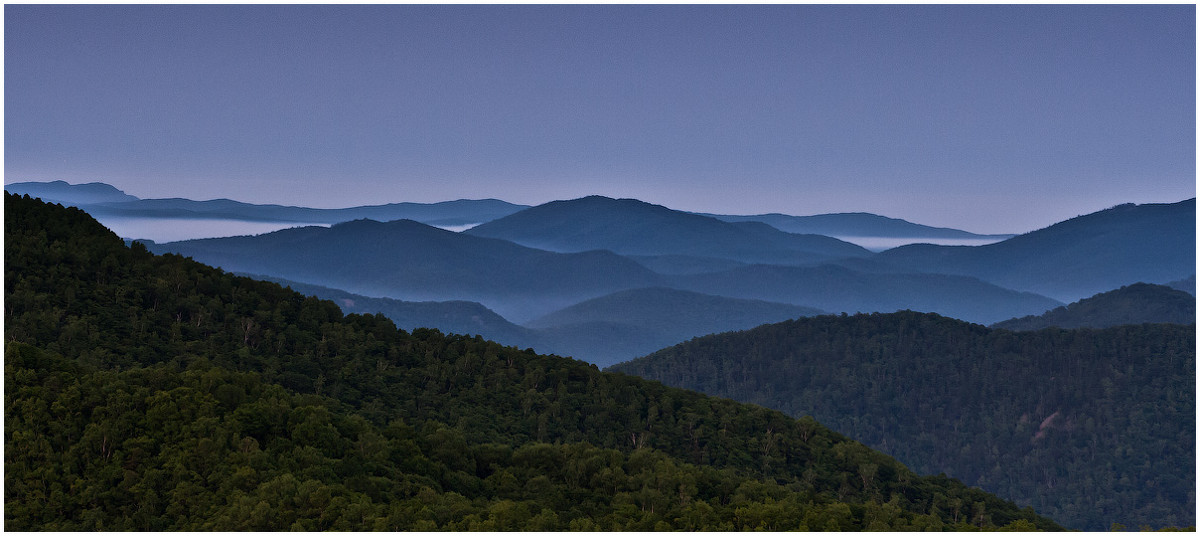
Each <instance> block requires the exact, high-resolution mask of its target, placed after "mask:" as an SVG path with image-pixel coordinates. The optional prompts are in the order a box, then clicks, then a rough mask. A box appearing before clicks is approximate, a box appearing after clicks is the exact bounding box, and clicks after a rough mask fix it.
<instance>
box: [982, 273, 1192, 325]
mask: <svg viewBox="0 0 1200 536" xmlns="http://www.w3.org/2000/svg"><path fill="white" fill-rule="evenodd" d="M1164 323H1165V324H1195V323H1196V297H1195V296H1192V295H1191V294H1188V293H1187V292H1184V291H1182V290H1175V289H1173V288H1171V287H1167V286H1163V285H1151V284H1147V283H1135V284H1133V285H1129V286H1125V287H1121V288H1119V289H1117V290H1111V291H1108V292H1104V293H1101V294H1097V295H1095V296H1092V297H1091V298H1087V299H1084V300H1079V301H1077V302H1075V303H1072V304H1070V305H1066V306H1063V307H1058V308H1055V309H1052V310H1050V311H1046V312H1045V313H1043V314H1041V315H1038V316H1025V317H1021V318H1013V319H1011V320H1005V321H1003V322H997V323H995V324H992V327H993V328H997V329H1011V330H1013V331H1029V330H1035V329H1043V328H1048V327H1058V328H1065V329H1071V328H1107V327H1112V326H1120V325H1123V324H1164Z"/></svg>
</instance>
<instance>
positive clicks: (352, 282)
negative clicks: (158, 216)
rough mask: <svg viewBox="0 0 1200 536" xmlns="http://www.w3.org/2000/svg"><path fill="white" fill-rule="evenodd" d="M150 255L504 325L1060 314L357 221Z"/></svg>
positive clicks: (859, 275) (919, 284) (948, 294)
mask: <svg viewBox="0 0 1200 536" xmlns="http://www.w3.org/2000/svg"><path fill="white" fill-rule="evenodd" d="M709 221H713V222H715V220H711V219H710V220H709ZM717 223H718V224H720V225H730V224H723V223H720V222H717ZM151 249H152V250H153V251H156V252H174V253H180V254H183V255H187V256H190V257H193V258H195V259H196V260H199V261H201V262H207V263H210V264H213V265H216V266H220V267H222V268H225V269H227V270H230V271H238V272H247V273H257V274H265V275H269V276H273V277H281V278H284V279H289V280H294V281H299V282H304V283H310V284H317V285H322V286H327V287H332V288H337V289H342V290H346V291H349V292H354V293H357V294H364V295H368V296H381V297H383V296H386V297H392V298H398V299H402V300H409V301H451V300H466V301H475V302H479V303H482V304H484V305H485V306H487V307H488V308H490V309H492V310H494V311H496V312H497V313H499V314H500V315H502V316H503V317H505V318H507V319H509V320H510V321H513V322H516V323H523V322H525V321H528V320H531V319H533V318H536V317H538V316H542V315H545V314H547V313H550V312H551V311H554V310H557V309H561V308H563V307H567V306H570V305H572V304H575V303H578V302H580V301H583V300H587V299H591V298H597V297H600V296H603V295H605V294H610V293H612V292H617V291H621V290H629V289H635V288H644V287H671V288H676V289H679V290H687V291H691V292H696V293H701V294H710V295H716V296H724V297H728V298H741V299H753V300H763V301H770V302H779V303H786V304H791V305H798V306H804V307H813V308H816V309H821V310H824V311H830V312H857V311H895V310H898V309H917V310H925V311H934V312H940V313H943V314H947V315H953V316H955V317H958V318H963V319H966V320H969V321H973V322H984V323H990V322H996V321H1000V320H1004V319H1008V318H1012V317H1015V316H1024V315H1028V314H1034V313H1040V312H1043V311H1046V310H1047V309H1050V308H1053V307H1055V306H1058V305H1061V303H1058V302H1055V301H1053V300H1050V299H1047V298H1045V297H1041V296H1036V295H1032V294H1028V293H1019V292H1015V291H1011V290H1007V289H1003V288H999V287H996V286H995V285H991V284H988V283H984V282H981V281H978V280H975V279H972V278H968V277H960V276H949V275H942V274H892V273H869V272H856V271H854V270H850V269H847V268H843V267H837V266H818V267H788V266H773V265H754V266H747V267H743V268H735V269H732V270H726V271H722V272H715V273H708V274H697V275H666V274H659V273H655V272H652V271H651V270H649V269H647V268H645V267H643V266H642V265H640V264H638V263H636V262H634V261H632V260H629V259H627V258H625V257H621V256H619V255H617V254H614V253H612V252H609V251H606V250H591V251H585V252H581V253H552V252H548V251H544V250H538V249H533V248H528V247H524V246H520V245H517V244H514V243H512V242H507V241H504V240H499V239H491V238H480V237H477V236H473V235H471V234H468V233H451V232H448V231H444V230H441V229H436V228H433V227H429V226H426V225H422V224H419V223H416V222H411V221H405V220H401V221H393V222H388V223H379V222H374V221H369V220H361V221H355V222H348V223H343V224H338V225H334V226H333V227H331V228H328V229H327V228H322V227H307V228H297V229H288V230H283V231H278V232H275V233H269V234H264V235H260V236H255V237H232V238H219V239H205V240H190V241H183V242H173V243H167V244H155V245H153V246H152V247H151ZM739 327H745V326H739Z"/></svg>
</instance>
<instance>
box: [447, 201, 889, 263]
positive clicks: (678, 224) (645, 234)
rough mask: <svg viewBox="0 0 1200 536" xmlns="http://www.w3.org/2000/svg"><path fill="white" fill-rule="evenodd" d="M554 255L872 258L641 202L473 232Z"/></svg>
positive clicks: (601, 204)
mask: <svg viewBox="0 0 1200 536" xmlns="http://www.w3.org/2000/svg"><path fill="white" fill-rule="evenodd" d="M464 232H465V233H467V234H471V235H474V236H486V237H489V238H500V239H504V240H509V241H511V242H515V243H518V244H522V245H525V246H529V247H535V248H540V249H546V250H549V251H560V252H578V251H587V250H592V249H606V250H609V251H613V252H615V253H619V254H622V255H642V256H660V255H686V256H694V257H711V258H718V259H729V260H735V261H739V262H748V263H770V264H792V265H795V264H810V263H812V262H816V261H823V260H828V259H834V258H841V257H866V256H869V255H870V252H869V251H867V250H866V249H863V248H861V247H859V246H856V245H853V244H850V243H847V242H843V241H841V240H837V239H834V238H830V237H827V236H820V235H797V234H792V233H785V232H783V231H780V230H778V229H776V228H774V227H771V226H769V225H767V224H764V223H761V222H740V223H729V222H723V221H721V220H719V219H716V218H710V217H708V216H700V215H697V214H691V213H687V212H681V211H677V210H672V209H669V208H666V207H663V206H661V205H653V204H650V203H646V202H643V201H638V200H636V199H611V198H608V197H602V196H589V197H584V198H580V199H572V200H567V201H552V202H550V203H546V204H544V205H538V206H536V207H533V208H529V209H526V210H523V211H521V212H518V213H516V214H513V215H510V216H506V217H504V218H500V219H497V220H493V221H490V222H487V223H485V224H482V225H479V226H477V227H474V228H472V229H469V230H467V231H464Z"/></svg>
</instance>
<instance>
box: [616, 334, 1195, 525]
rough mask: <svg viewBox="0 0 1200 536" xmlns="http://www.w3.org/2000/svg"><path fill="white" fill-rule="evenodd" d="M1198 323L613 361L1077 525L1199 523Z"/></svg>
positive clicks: (701, 343) (778, 344)
mask: <svg viewBox="0 0 1200 536" xmlns="http://www.w3.org/2000/svg"><path fill="white" fill-rule="evenodd" d="M1195 337H1196V335H1195V325H1194V324H1192V325H1188V326H1181V325H1170V324H1146V325H1139V326H1121V327H1115V328H1108V329H1104V330H1075V331H1064V330H1055V329H1050V330H1042V331H1036V332H1021V333H1014V332H1011V331H1005V330H989V329H987V328H985V327H983V326H978V325H972V324H967V323H964V322H960V321H957V320H953V319H949V318H944V317H940V316H937V315H930V314H920V313H913V312H901V313H894V314H873V315H856V316H849V317H845V316H842V317H837V316H820V317H813V318H804V319H799V320H793V321H788V322H782V323H779V324H772V325H769V326H762V327H759V328H756V329H753V330H748V331H744V332H738V333H726V334H721V335H713V336H709V337H702V338H699V339H696V340H693V341H689V342H686V343H682V344H679V345H677V346H674V347H671V348H667V349H664V350H661V351H659V352H656V353H654V354H651V355H649V356H646V357H643V358H640V359H637V360H634V361H631V362H629V363H624V364H621V365H617V366H615V367H611V370H616V371H620V372H625V373H629V374H636V375H638V376H641V377H643V378H647V379H652V380H658V381H661V382H663V383H666V384H667V385H672V386H676V387H684V388H688V389H696V390H699V391H702V392H705V393H709V394H712V395H716V396H724V397H729V398H733V399H735V400H740V401H743V402H752V403H755V404H761V405H763V406H766V407H770V408H775V409H779V410H782V411H785V412H787V413H788V414H791V415H797V416H799V415H812V416H813V417H814V418H816V419H817V420H819V421H820V422H823V423H826V424H828V425H829V426H830V427H832V428H833V429H835V430H838V431H840V432H842V433H845V434H847V435H849V436H850V437H854V438H856V439H858V440H860V441H863V442H864V443H866V444H868V445H871V446H873V447H875V448H879V449H880V450H883V451H884V452H888V453H890V454H892V455H894V456H896V457H897V458H898V459H900V460H902V461H903V462H904V463H906V464H908V465H909V466H911V467H914V468H916V469H917V471H919V472H925V473H936V472H945V473H946V474H948V475H950V476H952V477H955V478H959V479H962V480H963V481H964V482H968V483H971V484H973V485H977V486H980V487H981V488H983V489H985V490H988V491H991V492H994V493H998V494H1002V495H1004V496H1008V497H1014V498H1016V499H1017V500H1018V501H1020V502H1022V503H1030V504H1032V505H1033V506H1034V508H1035V509H1037V510H1038V511H1044V512H1047V513H1049V514H1050V515H1052V516H1053V517H1054V518H1055V519H1057V520H1059V521H1060V522H1062V523H1063V524H1065V525H1066V526H1068V527H1071V528H1075V529H1084V530H1107V529H1108V528H1109V527H1110V525H1111V524H1113V523H1121V524H1124V525H1125V526H1129V527H1136V526H1141V525H1147V526H1152V527H1162V526H1164V525H1174V526H1191V525H1194V524H1195V512H1196V503H1195V487H1196V482H1195V477H1194V475H1195V467H1196V466H1195V463H1196V449H1195V445H1196V443H1195V440H1196V428H1195V427H1196V401H1195V389H1196V376H1195V370H1196V349H1195Z"/></svg>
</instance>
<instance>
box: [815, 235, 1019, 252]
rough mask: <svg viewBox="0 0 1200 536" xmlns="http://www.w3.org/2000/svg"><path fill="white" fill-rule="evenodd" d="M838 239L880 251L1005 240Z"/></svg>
mask: <svg viewBox="0 0 1200 536" xmlns="http://www.w3.org/2000/svg"><path fill="white" fill-rule="evenodd" d="M834 238H836V239H838V240H844V241H846V242H850V243H851V244H856V245H859V246H862V247H864V248H867V249H869V250H871V251H875V252H879V251H883V250H885V249H892V248H898V247H900V246H905V245H908V244H937V245H939V246H984V245H987V244H994V243H996V242H1000V241H1001V240H1004V238H1003V237H1000V238H924V237H919V236H914V237H900V238H897V237H894V236H835V237H834Z"/></svg>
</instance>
